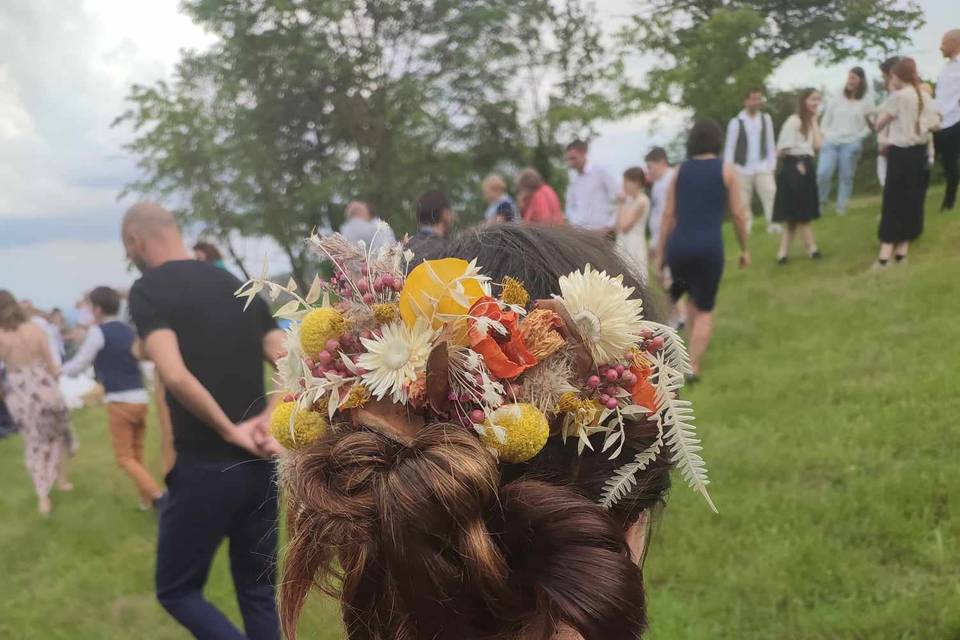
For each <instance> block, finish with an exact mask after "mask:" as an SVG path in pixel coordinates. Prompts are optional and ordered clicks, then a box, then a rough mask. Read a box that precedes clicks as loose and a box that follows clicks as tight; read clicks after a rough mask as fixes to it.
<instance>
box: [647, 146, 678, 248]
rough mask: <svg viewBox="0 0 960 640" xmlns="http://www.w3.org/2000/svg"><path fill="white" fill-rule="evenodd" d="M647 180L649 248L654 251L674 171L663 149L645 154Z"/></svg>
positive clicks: (655, 149) (658, 148)
mask: <svg viewBox="0 0 960 640" xmlns="http://www.w3.org/2000/svg"><path fill="white" fill-rule="evenodd" d="M644 159H645V160H646V161H647V178H649V180H650V183H651V185H652V186H651V187H650V248H651V249H656V247H657V246H658V245H657V242H658V241H659V240H660V226H661V223H662V222H663V211H664V209H665V208H666V206H667V192H668V191H669V190H670V183H671V182H672V181H673V176H674V174H675V173H676V171H675V170H674V169H673V168H672V167H671V166H670V161H669V159H668V158H667V152H666V150H665V149H664V148H663V147H654V148H653V149H650V151H649V153H647V156H646V158H644Z"/></svg>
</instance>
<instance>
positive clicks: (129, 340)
mask: <svg viewBox="0 0 960 640" xmlns="http://www.w3.org/2000/svg"><path fill="white" fill-rule="evenodd" d="M88 297H89V299H90V307H91V309H92V311H93V317H94V319H95V321H96V324H95V325H93V326H92V327H90V329H88V330H87V335H86V336H85V337H84V339H83V342H82V343H81V344H80V347H79V348H78V349H77V352H76V353H75V354H74V356H73V357H72V358H71V359H70V360H68V361H67V362H66V363H64V365H63V374H64V375H66V376H78V375H80V374H81V373H83V372H84V371H86V370H87V369H89V368H90V366H91V365H92V366H93V369H94V372H95V373H96V376H97V380H98V381H99V382H100V384H101V385H103V388H104V391H105V392H106V396H105V398H104V399H105V400H106V403H107V420H108V424H109V426H110V438H111V440H112V441H113V452H114V455H115V456H116V460H117V465H118V466H119V467H120V468H121V469H123V470H124V471H125V472H126V473H127V475H129V476H130V478H131V479H132V480H133V482H134V483H135V484H136V485H137V491H138V492H139V494H140V508H141V509H149V508H151V507H158V506H159V500H160V498H161V497H162V496H163V489H161V488H160V485H158V484H157V482H156V481H155V480H154V479H153V476H152V475H151V474H150V471H148V470H147V468H146V466H145V464H144V457H143V450H144V436H145V434H146V431H147V405H148V403H149V401H150V398H149V396H148V395H147V390H146V389H145V388H144V386H143V376H142V375H141V373H140V364H139V362H138V361H137V358H136V357H135V355H134V352H133V347H134V343H135V341H136V334H135V332H134V330H133V328H132V327H131V326H130V325H128V324H127V323H125V322H122V321H120V320H118V319H117V314H118V312H119V311H120V294H118V293H117V292H116V291H114V290H113V289H111V288H109V287H97V288H95V289H94V290H92V291H91V292H90V294H89V296H88Z"/></svg>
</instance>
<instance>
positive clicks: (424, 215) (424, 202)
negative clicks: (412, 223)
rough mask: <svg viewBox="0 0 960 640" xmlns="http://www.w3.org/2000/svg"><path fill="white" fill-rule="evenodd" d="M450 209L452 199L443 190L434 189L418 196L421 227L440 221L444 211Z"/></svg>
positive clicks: (418, 214) (418, 220) (418, 215)
mask: <svg viewBox="0 0 960 640" xmlns="http://www.w3.org/2000/svg"><path fill="white" fill-rule="evenodd" d="M448 209H450V201H449V200H448V199H447V196H445V195H444V194H443V193H442V192H440V191H437V190H433V191H427V192H426V193H424V194H421V196H420V197H419V198H417V222H418V223H419V224H420V226H421V227H429V226H433V225H435V224H439V223H440V218H441V217H443V212H444V211H446V210H448Z"/></svg>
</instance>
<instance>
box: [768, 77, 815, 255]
mask: <svg viewBox="0 0 960 640" xmlns="http://www.w3.org/2000/svg"><path fill="white" fill-rule="evenodd" d="M819 108H820V92H819V91H817V90H816V89H804V90H803V91H801V92H800V95H799V97H798V99H797V110H796V113H793V114H792V115H791V116H790V117H789V118H787V121H786V122H784V123H783V127H782V128H781V129H780V138H779V139H778V140H777V154H778V155H779V156H780V159H781V165H780V171H779V173H777V199H776V202H775V204H774V209H773V219H774V220H775V221H776V222H782V223H786V225H787V228H786V231H785V232H784V234H783V236H782V237H781V238H780V249H779V251H777V264H780V265H784V264H787V260H788V256H789V253H790V244H791V243H792V242H793V238H794V236H796V235H799V236H800V238H801V239H802V240H803V243H804V245H805V246H806V248H807V254H808V255H809V256H810V257H811V258H814V259H816V258H819V257H820V255H821V254H820V249H819V248H817V239H816V238H815V237H814V235H813V227H812V226H811V224H810V223H811V222H813V221H814V220H816V219H817V218H819V217H820V200H819V196H818V195H817V176H816V170H817V168H816V163H815V161H814V156H815V155H816V153H817V149H819V148H820V146H821V145H822V144H823V135H822V134H821V133H820V126H819V124H817V111H818V110H819Z"/></svg>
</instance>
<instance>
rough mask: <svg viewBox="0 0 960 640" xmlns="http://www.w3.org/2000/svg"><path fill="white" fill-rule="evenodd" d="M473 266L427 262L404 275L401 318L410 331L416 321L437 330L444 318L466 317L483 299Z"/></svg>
mask: <svg viewBox="0 0 960 640" xmlns="http://www.w3.org/2000/svg"><path fill="white" fill-rule="evenodd" d="M478 276H479V272H478V271H477V268H476V266H475V265H474V264H472V263H470V262H467V261H466V260H461V259H459V258H444V259H442V260H426V261H424V262H421V263H420V264H419V265H417V266H416V267H415V268H414V269H413V271H411V272H410V273H409V274H408V275H407V279H406V280H405V281H404V284H403V289H402V290H401V291H400V317H401V318H403V322H404V324H406V325H407V326H408V327H411V328H412V327H413V325H414V324H416V322H417V319H418V318H423V319H424V320H426V321H427V322H429V323H430V324H431V325H432V327H433V328H434V329H439V328H440V327H441V326H443V324H444V323H445V322H446V321H447V320H445V319H444V317H447V318H449V317H452V316H466V314H467V311H469V310H470V307H472V306H473V303H474V302H476V301H477V300H479V299H480V298H481V297H482V296H483V295H484V290H483V286H482V285H481V279H480V278H479V277H478Z"/></svg>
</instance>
